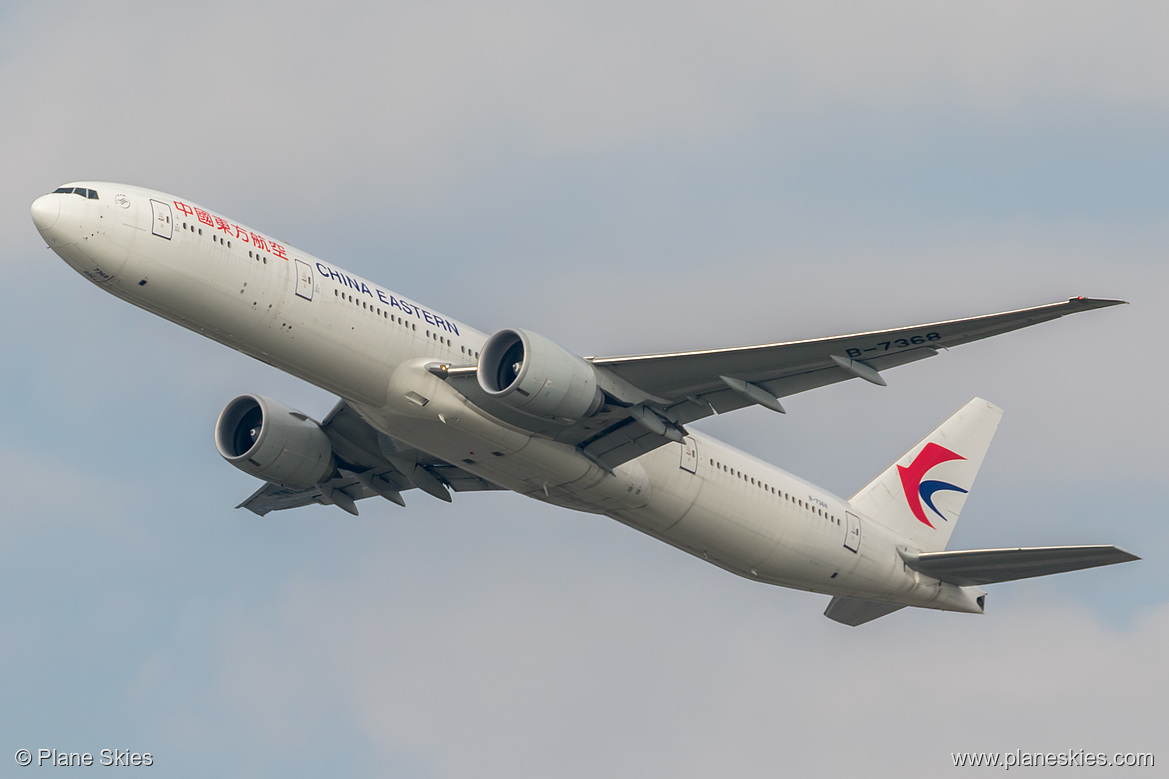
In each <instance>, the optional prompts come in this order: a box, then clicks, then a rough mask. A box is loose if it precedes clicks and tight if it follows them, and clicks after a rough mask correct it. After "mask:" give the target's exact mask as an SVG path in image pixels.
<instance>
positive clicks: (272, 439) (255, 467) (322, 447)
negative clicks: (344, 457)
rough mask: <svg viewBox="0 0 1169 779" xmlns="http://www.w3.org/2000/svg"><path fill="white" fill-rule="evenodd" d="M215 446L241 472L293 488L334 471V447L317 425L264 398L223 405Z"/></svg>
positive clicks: (308, 484)
mask: <svg viewBox="0 0 1169 779" xmlns="http://www.w3.org/2000/svg"><path fill="white" fill-rule="evenodd" d="M215 448H216V449H218V450H219V454H221V455H222V456H223V459H225V460H227V461H228V462H229V463H231V464H232V465H234V466H235V467H236V468H239V469H240V470H241V471H243V472H244V473H248V474H251V475H252V476H255V477H257V478H260V479H263V480H264V481H271V482H276V483H277V484H280V485H282V486H284V487H288V488H289V489H293V490H303V489H308V488H309V487H311V486H313V485H314V484H317V483H319V482H321V481H323V480H325V479H327V478H328V477H329V476H330V475H331V474H332V473H333V446H332V445H331V444H330V443H329V437H328V436H327V435H325V431H324V430H322V429H321V426H320V425H318V424H317V423H316V422H314V421H312V420H311V419H309V418H308V417H306V416H305V415H304V414H302V413H300V412H299V411H296V410H295V409H291V408H289V407H288V406H285V405H283V404H282V403H277V402H276V401H275V400H272V399H271V398H266V397H264V396H263V395H241V396H240V397H238V398H236V399H235V400H233V401H231V402H230V403H228V404H227V406H225V407H224V409H223V411H222V412H220V414H219V421H217V422H216V423H215Z"/></svg>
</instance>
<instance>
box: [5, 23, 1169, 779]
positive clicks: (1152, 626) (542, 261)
mask: <svg viewBox="0 0 1169 779" xmlns="http://www.w3.org/2000/svg"><path fill="white" fill-rule="evenodd" d="M1167 32H1169V7H1166V6H1165V4H1163V3H1158V2H1123V1H1121V2H1109V3H1101V2H1081V1H1079V0H1059V1H1058V2H1056V1H1055V0H1038V1H1037V2H1031V3H1017V2H1002V1H998V0H992V1H990V2H983V3H977V4H969V3H967V4H957V3H941V4H939V3H933V2H898V1H894V2H885V3H881V4H879V5H878V4H870V3H852V4H848V3H845V4H828V3H819V2H808V3H790V2H768V3H761V2H735V1H734V0H729V1H728V2H723V3H719V4H717V7H716V6H715V5H711V4H706V3H692V2H688V1H687V0H675V2H670V3H664V2H642V3H617V2H591V3H584V2H525V1H524V0H501V1H500V2H497V3H492V4H482V3H468V2H457V1H452V2H387V3H379V4H373V3H351V2H343V1H342V2H336V3H332V4H330V5H329V10H328V11H327V12H322V11H321V10H320V7H319V6H318V5H317V4H308V3H298V2H280V3H276V2H270V3H265V2H248V1H247V0H243V1H242V2H231V3H226V2H224V3H217V2H206V3H186V4H177V3H176V4H159V3H145V2H131V1H129V0H127V1H125V2H109V3H100V4H98V3H82V2H70V1H67V0H62V1H61V2H55V3H32V2H12V1H10V2H6V3H0V97H2V98H3V105H4V110H3V111H2V112H0V141H2V143H0V170H3V172H4V177H3V178H4V183H3V186H0V231H2V233H3V235H4V237H5V243H6V245H7V250H6V251H5V253H4V258H3V260H0V262H2V263H3V271H4V279H5V283H4V284H3V286H2V287H0V296H2V297H0V332H2V334H3V337H2V338H0V356H2V362H3V365H4V366H5V368H4V370H3V371H0V402H2V403H3V408H4V410H5V418H6V422H7V423H6V424H5V425H4V427H3V433H2V434H0V472H3V473H4V474H5V475H6V480H5V481H6V490H5V492H6V500H5V502H4V506H3V508H0V624H2V625H3V627H2V628H0V669H2V670H0V699H2V700H3V701H4V705H3V706H2V707H0V734H2V735H0V765H4V764H6V763H5V761H8V760H11V759H13V755H14V753H15V752H16V750H18V749H21V748H27V749H31V750H33V751H34V753H35V752H36V751H37V750H38V749H42V748H47V749H58V750H60V751H67V752H85V751H89V752H91V753H93V754H94V755H98V754H99V752H100V751H101V750H103V749H118V750H129V751H137V752H149V753H151V755H152V756H153V761H154V766H153V769H152V770H154V771H155V772H156V774H157V775H164V776H177V777H186V776H190V777H202V776H207V775H216V776H225V777H231V776H248V777H267V776H271V777H299V776H305V777H308V776H320V775H322V774H332V775H345V776H395V777H420V778H426V779H430V778H433V779H445V778H446V777H466V776H476V777H549V776H557V777H594V776H602V775H603V776H613V777H626V776H629V777H634V776H637V777H641V776H647V775H650V776H675V777H700V776H702V777H705V776H711V775H726V776H731V775H767V776H772V775H779V774H783V775H789V774H790V775H801V776H844V775H848V774H849V773H853V774H857V775H864V776H878V777H879V776H897V777H935V776H938V775H940V774H941V773H943V772H945V771H947V770H949V769H951V768H952V766H953V762H952V758H951V753H953V752H963V751H977V752H992V751H998V752H1014V751H1015V750H1017V749H1018V750H1022V751H1023V752H1053V751H1061V750H1062V751H1067V750H1073V751H1074V750H1081V749H1083V750H1087V751H1089V752H1105V753H1109V754H1111V753H1115V752H1153V753H1155V756H1156V759H1157V761H1158V765H1161V764H1164V763H1166V762H1169V750H1167V749H1164V748H1163V746H1164V744H1165V737H1164V723H1165V718H1166V715H1167V714H1169V711H1167V709H1166V703H1165V701H1166V700H1169V669H1167V668H1166V665H1165V662H1164V658H1165V657H1166V656H1167V655H1169V590H1167V584H1169V574H1167V573H1166V570H1165V563H1166V560H1167V559H1169V532H1167V530H1166V519H1167V518H1169V516H1167V512H1166V509H1165V504H1164V502H1163V501H1164V492H1165V489H1164V488H1165V486H1166V477H1165V473H1166V470H1167V469H1166V465H1169V460H1167V458H1166V455H1165V453H1164V444H1163V440H1164V438H1165V434H1166V431H1167V430H1169V411H1167V410H1166V409H1167V406H1166V403H1165V402H1164V392H1165V387H1166V386H1167V385H1169V368H1167V367H1166V365H1167V361H1166V359H1165V358H1164V356H1163V351H1164V344H1165V343H1166V336H1169V318H1167V315H1166V313H1165V311H1166V309H1165V303H1164V300H1163V298H1164V295H1165V291H1166V289H1169V271H1167V270H1166V268H1167V264H1166V262H1165V261H1164V260H1165V257H1164V253H1165V246H1166V245H1167V244H1169V187H1167V186H1166V181H1169V144H1167V143H1166V141H1165V138H1167V137H1169V48H1166V47H1165V45H1164V40H1165V35H1166V33H1167ZM76 179H89V180H110V181H121V182H126V183H131V184H136V185H141V186H146V187H152V188H157V189H161V190H164V191H167V192H172V193H175V194H176V195H178V196H181V197H183V198H186V199H189V200H192V201H195V202H198V203H200V204H202V205H204V206H206V207H208V208H211V209H214V210H215V211H217V212H219V213H223V214H226V215H229V216H230V217H231V218H233V219H236V220H238V221H240V222H241V223H244V224H248V225H250V226H252V227H254V228H255V229H258V230H262V231H264V232H266V233H268V234H271V235H274V236H277V237H279V238H281V239H283V240H285V241H286V242H288V243H290V244H292V245H295V246H297V247H298V248H300V249H303V250H305V251H307V252H310V253H312V254H315V255H317V256H319V257H321V258H323V259H325V260H327V261H329V262H330V263H333V264H336V265H339V266H341V267H344V268H346V269H348V270H350V271H353V272H355V273H357V274H359V275H362V276H364V277H366V278H370V279H373V280H376V281H377V282H378V283H379V284H381V285H382V286H384V287H387V288H389V289H392V290H395V291H396V292H400V293H402V294H404V295H407V296H409V297H411V298H413V299H415V300H419V301H421V302H423V303H425V304H426V305H428V306H429V307H431V308H433V309H435V310H438V311H440V312H444V313H449V314H451V315H452V316H453V317H456V318H458V319H460V320H461V321H465V322H468V323H470V324H473V325H475V326H477V327H479V328H480V329H482V330H485V331H488V332H492V331H494V330H497V329H500V328H503V327H526V328H531V329H533V330H535V331H537V332H539V333H541V334H543V335H546V336H548V337H550V338H552V339H554V340H555V341H557V342H558V343H560V344H562V345H563V346H565V347H566V348H568V349H570V350H573V351H575V352H577V353H580V354H595V355H617V354H634V353H642V352H660V351H670V350H683V349H693V348H701V347H715V346H729V345H739V344H751V343H762V342H773V341H779V340H788V339H794V338H809V337H816V336H828V335H836V334H841V333H847V332H853V331H857V330H867V329H875V328H882V327H893V326H898V325H908V324H914V323H919V322H928V321H935V320H938V319H948V318H954V317H959V316H968V315H977V314H982V313H990V312H994V311H1000V310H1007V309H1011V308H1016V307H1022V306H1028V305H1038V304H1042V303H1049V302H1054V301H1057V300H1061V299H1066V298H1068V297H1071V296H1074V295H1087V296H1092V297H1114V298H1121V299H1124V300H1127V301H1129V302H1130V305H1128V306H1121V307H1115V308H1110V309H1106V310H1101V311H1094V312H1088V313H1085V314H1081V315H1077V316H1075V317H1071V318H1068V319H1064V320H1059V321H1057V322H1054V323H1048V324H1044V325H1040V326H1038V327H1035V328H1034V329H1028V330H1024V331H1022V332H1018V333H1013V334H1009V335H1006V336H1002V337H999V338H994V339H990V340H987V341H983V342H980V343H977V344H972V345H968V346H965V347H962V348H960V349H955V350H952V351H950V352H948V353H945V354H943V355H941V356H940V357H939V358H937V359H931V360H926V361H923V362H919V363H915V364H913V365H909V366H905V367H902V368H899V369H897V370H895V371H890V372H889V373H888V375H887V379H888V382H889V386H888V387H886V388H877V387H874V386H872V385H870V384H867V383H864V382H848V383H846V384H843V385H837V386H833V387H828V388H823V389H820V390H816V391H813V392H809V393H806V394H803V395H798V396H794V397H791V398H786V399H785V400H784V405H785V407H786V408H787V410H788V413H787V415H785V416H783V417H780V416H778V415H775V414H772V413H771V412H768V411H766V410H763V409H759V408H753V409H745V410H742V411H739V412H735V413H733V414H728V415H725V416H722V417H718V418H714V419H709V420H704V421H702V422H699V423H695V425H694V426H695V428H696V429H700V430H702V431H704V432H706V433H710V434H713V435H716V436H718V437H720V438H723V439H724V440H727V441H729V442H731V443H732V444H734V445H736V446H739V447H740V448H742V449H744V450H746V451H748V452H750V453H752V454H754V455H757V456H759V457H763V458H765V459H767V460H769V461H771V462H774V463H776V464H778V465H779V466H781V467H783V468H785V469H787V470H789V471H792V472H793V473H796V474H798V475H800V476H802V477H805V478H807V479H809V480H811V481H813V482H815V483H818V484H821V485H823V486H824V487H825V488H826V489H828V490H830V491H833V492H835V493H837V494H841V495H849V494H851V493H852V492H853V491H854V490H855V489H857V488H858V487H859V486H860V485H863V484H864V483H866V482H867V481H868V480H869V479H870V478H872V477H873V476H875V475H876V474H877V473H879V472H880V471H881V470H883V469H884V467H885V466H886V465H887V464H888V463H889V462H891V461H892V460H893V459H895V458H896V457H898V456H899V455H900V454H901V453H902V452H904V451H905V450H906V449H908V448H909V447H910V446H911V445H912V444H913V443H914V442H916V441H917V440H918V439H919V438H920V437H921V436H922V435H924V434H925V433H926V432H928V431H929V430H931V429H932V428H933V427H934V426H935V425H936V424H937V423H939V422H940V421H941V420H942V419H944V418H945V417H946V416H948V415H949V414H950V413H951V412H952V411H954V410H955V409H957V408H958V407H959V406H961V405H962V404H963V403H965V402H966V401H967V400H968V399H969V398H970V397H973V396H975V395H978V396H982V397H985V398H987V399H989V400H991V401H993V402H994V403H996V404H997V405H999V406H1001V407H1002V408H1004V409H1005V411H1006V414H1005V416H1004V419H1003V422H1002V424H1001V426H1000V428H999V433H998V436H997V438H996V440H995V442H994V444H993V446H992V448H991V450H990V454H989V456H988V458H987V461H986V463H985V465H984V466H983V468H982V471H981V474H980V477H979V481H978V485H977V487H976V488H975V489H974V490H973V491H972V493H971V497H970V499H969V500H968V502H967V504H966V507H965V510H964V512H963V521H962V523H961V524H960V525H959V526H958V528H957V529H956V531H955V534H954V537H953V539H952V542H951V548H981V547H995V546H1022V545H1042V544H1078V543H1114V544H1118V545H1120V546H1122V547H1124V548H1126V549H1128V550H1130V551H1132V552H1134V553H1135V554H1137V555H1140V556H1141V557H1142V558H1144V559H1143V560H1142V561H1140V562H1137V563H1131V564H1126V565H1123V566H1114V567H1110V568H1103V569H1098V570H1093V571H1085V572H1078V573H1073V574H1064V575H1059V576H1055V577H1048V578H1043V579H1035V580H1030V581H1024V582H1016V583H1008V584H999V585H992V586H989V587H988V588H987V589H988V591H989V593H990V594H989V597H988V599H987V613H986V614H985V615H984V616H973V615H964V614H948V613H942V612H935V611H926V610H917V609H907V610H903V611H900V612H897V613H896V614H893V615H890V616H888V617H885V618H883V619H881V620H878V621H877V622H873V623H871V624H869V625H865V626H863V627H860V628H847V627H844V626H842V625H838V624H836V623H834V622H831V621H829V620H827V619H825V618H824V617H823V616H821V613H822V611H823V609H824V607H825V606H826V605H827V601H828V598H827V597H826V596H822V595H815V594H810V593H803V592H796V591H791V590H784V589H778V588H771V587H767V586H762V585H759V584H758V583H753V582H748V581H745V580H741V579H739V578H737V577H734V576H731V575H730V574H727V573H726V572H724V571H722V570H721V569H717V568H715V567H713V566H710V565H707V564H705V563H703V562H701V561H699V560H696V559H694V558H691V557H689V556H687V555H685V554H683V553H681V552H678V551H677V550H674V549H673V548H671V547H668V546H665V545H663V544H661V543H659V542H656V541H654V540H652V539H650V538H648V537H645V536H642V535H640V534H638V533H636V532H635V531H633V530H630V529H629V528H626V527H624V526H621V525H619V524H617V523H615V522H612V521H611V520H608V519H605V518H603V517H595V516H589V515H584V514H574V513H572V512H569V511H566V510H561V509H557V508H553V507H549V506H545V505H542V504H539V503H536V502H534V501H529V500H527V499H524V498H521V497H519V496H517V495H511V494H495V493H493V494H482V495H475V494H464V495H457V496H456V497H455V500H454V502H453V503H452V504H450V505H448V504H445V503H440V502H438V501H435V500H433V499H431V498H429V497H428V496H425V495H418V494H415V493H408V494H407V496H406V497H407V503H408V506H407V508H405V509H401V508H399V507H398V506H395V505H393V504H390V503H388V502H385V501H381V502H376V503H375V502H373V501H366V502H364V503H362V504H361V509H362V511H361V516H360V517H358V518H353V517H350V516H349V515H348V514H345V513H343V512H341V511H339V510H337V509H335V508H328V507H311V508H305V509H301V510H295V511H289V512H281V513H279V514H272V515H269V516H268V517H267V518H264V519H260V518H256V517H254V516H252V515H250V514H247V513H246V512H243V511H238V510H235V509H234V508H233V507H234V506H235V505H236V504H237V503H239V502H240V501H241V500H242V499H244V498H245V497H247V496H248V495H249V494H251V492H252V491H253V490H254V489H255V488H256V487H257V486H258V484H257V483H256V482H255V481H254V480H253V479H252V478H251V477H249V476H247V475H245V474H243V473H241V472H238V471H236V470H234V469H232V468H231V467H230V466H228V465H227V464H226V463H225V462H223V461H222V460H221V459H220V458H219V457H218V456H217V454H216V452H215V448H214V444H213V442H212V429H213V425H214V422H215V419H216V416H217V415H218V413H219V410H220V409H221V408H222V406H223V405H225V404H226V403H227V402H228V401H229V400H230V399H231V398H233V397H235V396H236V395H238V394H242V393H245V392H258V393H262V394H265V395H269V396H272V397H275V398H278V399H280V400H281V401H282V402H284V403H287V404H289V405H292V406H294V407H296V408H299V409H301V410H302V411H304V412H305V413H307V414H309V415H311V416H315V417H318V418H319V417H321V416H323V415H324V414H325V413H326V412H327V411H328V409H329V408H330V407H331V406H332V404H333V402H334V399H333V398H331V397H329V396H328V395H327V394H326V393H324V392H323V391H321V390H318V389H316V388H314V387H311V386H308V385H306V384H304V383H303V382H299V381H297V380H295V379H292V378H291V377H288V376H285V375H283V374H281V373H279V372H278V371H276V370H275V369H272V368H270V367H268V366H265V365H262V364H259V363H257V362H254V361H251V360H249V359H248V358H245V357H243V356H242V355H239V354H237V353H235V352H232V351H230V350H228V349H225V348H223V347H221V346H219V345H218V344H215V343H212V342H211V341H208V340H205V339H202V338H200V337H198V336H197V335H195V334H193V333H189V332H187V331H183V330H181V329H180V328H178V327H176V326H174V325H172V324H170V323H167V322H165V321H163V320H161V319H158V318H155V317H152V316H150V315H149V314H147V313H145V312H143V311H140V310H138V309H135V308H133V307H132V306H129V305H127V304H125V303H123V302H121V301H119V300H117V299H115V298H113V297H112V296H110V295H107V294H104V293H103V292H102V290H100V289H98V288H96V287H95V286H93V285H92V284H90V283H89V282H87V281H86V280H85V279H83V278H82V277H81V276H79V275H77V274H76V273H74V272H73V271H72V270H71V269H70V268H69V267H68V266H66V265H65V263H64V262H63V261H61V260H60V259H59V258H57V257H56V255H54V254H53V253H52V252H51V251H49V250H48V249H47V248H46V247H45V246H44V243H43V241H42V240H41V239H40V236H39V235H38V234H37V232H36V230H35V228H34V226H33V224H32V222H31V219H30V218H29V211H28V207H29V205H30V204H31V202H32V201H33V200H34V199H35V198H36V197H37V196H39V195H40V194H43V193H45V192H48V191H51V190H52V189H53V188H55V187H56V186H58V185H60V184H62V183H64V182H67V181H71V180H76ZM1159 748H1160V752H1159V753H1158V749H1159ZM8 765H14V764H11V763H9V764H8ZM12 770H14V771H16V773H15V774H14V775H19V771H18V770H17V769H15V768H13V769H12ZM24 770H26V771H28V772H30V773H31V772H33V771H35V770H36V769H32V768H30V769H24ZM1129 770H1130V771H1134V772H1135V773H1134V775H1140V774H1142V773H1148V774H1149V775H1151V774H1153V773H1154V771H1151V770H1150V771H1146V772H1142V771H1140V770H1139V769H1129ZM1079 772H1081V773H1084V774H1086V775H1105V774H1108V773H1109V772H1108V771H1099V770H1092V769H1079Z"/></svg>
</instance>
